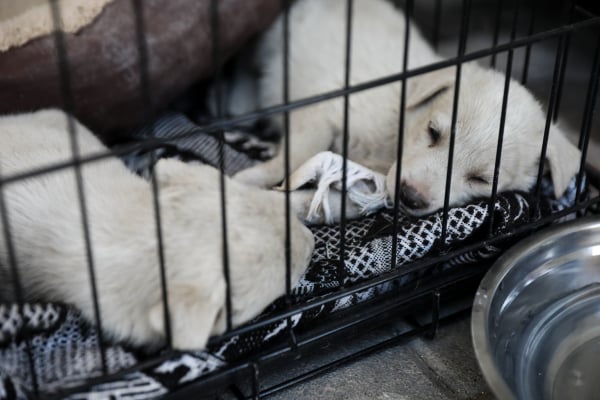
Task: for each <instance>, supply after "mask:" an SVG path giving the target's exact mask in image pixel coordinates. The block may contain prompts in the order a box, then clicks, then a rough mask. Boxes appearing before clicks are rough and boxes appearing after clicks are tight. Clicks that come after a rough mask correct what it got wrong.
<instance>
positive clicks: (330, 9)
mask: <svg viewBox="0 0 600 400" xmlns="http://www.w3.org/2000/svg"><path fill="white" fill-rule="evenodd" d="M346 4H347V1H346V0H327V1H323V0H298V1H297V2H295V3H294V5H293V6H292V7H291V10H290V14H289V32H290V42H289V76H290V81H289V85H290V86H289V89H290V98H291V100H298V99H301V98H306V97H309V96H312V95H317V94H320V93H324V92H328V91H333V90H336V89H340V88H342V87H343V82H344V73H345V72H344V57H345V40H346V39H345V29H346ZM353 16H354V17H353V21H352V46H351V47H352V49H351V54H352V56H351V66H350V72H351V75H350V83H351V85H356V84H359V83H363V82H367V81H370V80H373V79H377V78H381V77H385V76H388V75H391V74H395V73H398V72H400V71H401V70H402V65H403V63H402V61H403V50H404V49H403V47H404V30H405V17H404V15H403V14H402V13H401V11H400V10H398V9H395V8H394V7H393V6H392V5H391V4H390V3H389V2H387V1H384V0H355V1H354V12H353ZM282 41H283V35H282V18H281V17H280V18H279V19H278V20H277V21H276V22H275V23H274V25H273V26H272V27H271V28H270V29H269V30H268V31H267V32H265V34H264V35H263V36H262V37H261V38H260V39H259V41H258V43H257V48H256V51H255V53H254V59H253V60H252V62H253V63H254V64H255V65H253V67H254V68H257V69H258V71H259V72H260V80H259V82H258V91H259V93H258V99H259V101H258V104H252V103H251V102H250V101H249V100H248V98H249V97H250V96H249V93H248V88H249V87H250V88H251V85H249V84H248V83H247V81H248V79H249V75H248V74H240V76H241V78H240V82H239V85H238V86H235V85H234V87H233V88H232V89H231V90H230V96H231V104H230V107H229V110H230V112H233V113H241V112H245V111H251V110H252V109H253V108H264V107H268V106H272V105H275V104H280V103H282V102H283V98H282V93H283V90H282V84H283V62H284V60H283V51H282V49H283V42H282ZM408 57H409V59H408V66H409V69H414V68H416V67H420V66H424V65H427V64H431V63H434V62H437V61H440V60H441V57H440V56H438V55H437V54H436V53H435V52H434V50H433V49H432V48H431V47H430V45H429V44H427V42H426V41H425V40H424V38H423V37H422V35H421V34H420V33H419V31H418V30H417V29H416V28H415V27H414V26H411V30H410V45H409V56H408ZM241 61H242V62H243V61H244V60H241ZM245 61H246V62H248V60H245ZM455 73H456V70H455V67H451V68H445V69H442V70H438V71H435V72H431V73H428V74H426V75H421V76H416V77H413V78H410V79H408V80H407V84H406V85H407V87H406V93H407V102H406V121H405V126H404V152H403V159H402V168H401V187H400V190H399V193H400V201H401V203H402V206H403V208H405V210H406V211H407V212H409V213H411V214H414V215H423V214H427V213H430V212H433V211H435V210H437V209H439V208H440V207H442V205H443V203H444V188H445V182H446V175H447V163H448V149H449V138H450V126H451V118H452V106H453V98H454V87H455V85H454V81H455ZM504 81H505V78H504V76H503V75H502V74H501V73H498V72H495V71H493V70H488V69H484V68H482V67H480V66H478V65H476V64H474V63H470V64H465V65H463V70H462V80H461V85H460V93H459V95H460V96H459V99H460V100H459V105H458V118H457V124H456V147H455V150H454V163H453V169H452V186H451V191H450V205H451V206H454V205H459V204H462V203H464V202H466V201H468V200H470V199H472V198H474V197H478V196H489V195H490V193H491V186H492V181H493V172H494V160H495V154H496V146H497V139H498V132H499V124H500V114H501V105H502V95H503V88H504ZM400 93H401V83H398V82H397V83H393V84H386V85H384V86H380V87H377V88H374V89H370V90H366V91H362V92H358V93H355V94H352V95H351V96H350V100H349V101H350V103H349V107H350V108H349V125H348V129H349V134H350V136H349V153H348V155H349V158H350V159H351V160H353V161H355V162H357V163H359V164H362V165H364V166H366V167H369V168H371V169H373V170H375V171H377V172H380V173H382V174H384V175H387V178H386V186H387V191H388V193H389V194H391V195H392V196H393V194H394V193H395V182H396V181H395V174H396V160H397V150H396V149H397V141H398V133H399V128H398V127H399V108H400ZM274 123H275V124H276V126H278V127H279V128H280V129H281V127H282V119H281V117H276V118H274ZM544 123H545V113H544V112H543V110H542V108H541V106H540V104H539V103H538V101H536V100H535V99H534V97H533V96H532V95H531V94H530V93H529V92H528V91H527V90H526V89H525V88H524V87H523V86H521V85H520V84H518V83H517V82H515V81H512V82H511V85H510V95H509V99H508V109H507V114H506V121H505V128H504V146H503V153H502V158H501V168H500V175H499V183H498V190H499V191H504V190H527V189H529V188H530V187H531V186H532V184H533V183H534V181H535V177H536V176H537V170H538V161H539V156H540V154H541V145H542V135H543V131H544ZM342 132H343V99H341V98H336V99H334V100H329V101H325V102H320V103H317V104H314V105H311V106H307V107H303V108H300V109H296V110H294V111H292V112H291V113H290V148H291V155H290V162H291V168H292V170H294V169H295V168H298V167H299V166H300V165H301V164H302V163H304V162H305V161H306V160H308V159H309V158H310V157H312V156H314V155H315V154H317V153H319V152H322V151H325V150H332V151H333V152H336V153H341V152H342V138H343V135H342ZM546 157H547V161H548V162H549V167H550V172H551V174H552V178H553V181H554V185H555V191H556V195H557V196H559V195H561V194H562V193H563V191H564V190H565V188H566V186H567V184H568V182H569V180H570V178H571V177H572V176H573V175H574V174H575V172H576V171H577V169H578V166H579V151H578V150H577V148H575V147H574V146H573V145H571V144H570V143H569V142H568V141H567V140H566V139H565V137H564V135H563V133H562V132H561V131H560V130H559V129H558V128H557V127H556V126H553V127H552V130H551V135H550V141H549V145H548V151H547V155H546ZM283 171H284V169H283V154H282V152H280V153H279V154H278V155H277V156H276V157H275V158H274V159H272V160H270V161H268V162H266V163H264V164H262V165H259V166H256V167H253V168H250V169H247V170H244V171H242V172H240V173H238V174H237V176H236V178H237V179H238V180H240V181H244V182H247V183H251V184H255V185H259V186H265V187H268V186H271V185H274V184H276V183H277V182H279V181H281V179H283V178H284V176H283V175H284V172H283Z"/></svg>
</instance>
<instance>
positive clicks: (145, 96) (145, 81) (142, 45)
mask: <svg viewBox="0 0 600 400" xmlns="http://www.w3.org/2000/svg"><path fill="white" fill-rule="evenodd" d="M132 6H133V11H134V16H135V33H136V41H137V46H138V64H139V74H140V94H141V97H142V102H143V109H144V114H145V115H144V117H145V119H146V120H148V119H150V118H151V117H152V92H151V87H150V77H149V73H148V63H149V59H148V46H147V43H146V35H145V32H146V27H145V22H144V10H143V2H142V0H132ZM150 129H151V132H154V123H151V125H150ZM150 157H151V162H150V186H151V189H152V207H153V212H154V229H155V232H156V247H157V249H156V251H157V257H158V265H159V274H160V275H159V276H160V286H161V287H160V290H161V301H162V305H163V319H164V327H165V342H166V345H167V347H168V348H172V344H173V335H172V328H171V316H170V310H169V291H168V287H167V270H166V262H165V251H164V240H163V230H162V218H161V211H160V197H159V187H158V181H157V179H156V174H155V171H154V167H155V163H156V159H155V158H156V155H155V152H154V151H152V152H151V153H150Z"/></svg>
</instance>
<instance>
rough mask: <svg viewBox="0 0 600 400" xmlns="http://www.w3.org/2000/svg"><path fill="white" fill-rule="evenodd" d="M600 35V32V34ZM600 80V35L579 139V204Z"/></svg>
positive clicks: (577, 198) (576, 197) (577, 195)
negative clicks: (599, 80)
mask: <svg viewBox="0 0 600 400" xmlns="http://www.w3.org/2000/svg"><path fill="white" fill-rule="evenodd" d="M599 33H600V32H599ZM599 78H600V34H599V35H598V39H596V49H595V51H594V61H593V66H592V71H591V73H590V83H589V85H588V92H587V98H586V102H585V108H584V112H583V123H582V126H581V134H580V139H579V148H580V149H581V160H580V164H579V172H578V174H577V186H576V192H575V193H576V195H575V203H576V204H577V203H579V201H580V200H581V195H582V190H583V188H582V186H583V185H582V181H583V176H584V170H585V162H586V157H587V151H588V145H589V142H590V133H591V130H592V122H593V121H594V113H595V111H596V101H597V99H598V79H599Z"/></svg>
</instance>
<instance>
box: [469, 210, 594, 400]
mask: <svg viewBox="0 0 600 400" xmlns="http://www.w3.org/2000/svg"><path fill="white" fill-rule="evenodd" d="M594 228H596V229H600V217H599V216H586V217H582V218H577V219H575V220H573V221H568V222H565V223H559V224H557V225H554V226H550V227H548V228H545V229H543V230H540V231H539V232H536V233H534V234H533V235H531V236H530V237H528V238H526V239H524V240H523V241H521V242H520V243H518V244H517V245H515V246H513V247H512V248H510V249H508V250H507V251H506V252H505V253H504V254H503V255H502V256H501V257H500V258H499V259H498V260H497V261H496V262H495V263H494V264H493V265H492V267H491V268H490V269H489V271H488V272H487V273H486V274H485V276H484V277H483V279H482V280H481V282H480V284H479V287H478V288H477V292H476V294H475V298H474V299H473V308H472V311H471V338H472V344H473V349H474V352H475V358H476V359H477V363H478V364H479V368H480V369H481V371H482V373H483V376H484V378H485V380H486V382H487V384H488V385H489V386H490V389H491V390H492V393H493V394H494V396H496V397H497V398H498V399H499V400H513V399H516V396H515V394H514V393H513V391H512V390H511V389H510V388H509V386H508V384H507V383H506V382H505V380H504V378H503V377H502V375H501V374H500V371H499V370H498V368H497V367H496V364H495V362H494V359H493V357H492V353H491V346H490V342H489V337H488V334H487V329H486V325H487V322H488V318H487V316H488V315H489V312H490V307H491V303H492V300H493V298H494V294H495V293H496V292H497V290H498V287H499V286H500V283H501V282H502V281H503V280H504V278H505V277H506V275H507V274H508V272H509V271H510V270H511V269H512V267H513V266H514V265H515V263H516V262H517V261H518V260H520V259H521V258H523V257H525V256H527V255H528V254H531V253H533V252H535V251H536V250H537V248H538V247H539V245H540V244H542V243H544V242H547V241H551V240H556V239H557V238H560V237H564V236H565V235H572V234H574V233H580V232H581V231H582V230H589V229H594Z"/></svg>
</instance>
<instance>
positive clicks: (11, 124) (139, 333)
mask: <svg viewBox="0 0 600 400" xmlns="http://www.w3.org/2000/svg"><path fill="white" fill-rule="evenodd" d="M76 128H77V139H78V141H79V146H80V149H81V151H80V153H81V155H82V156H86V155H90V154H95V153H98V152H102V151H105V150H106V148H105V147H104V146H103V145H102V144H101V143H100V142H99V141H98V140H97V139H96V138H95V137H94V136H93V135H92V133H91V132H89V131H88V130H87V129H86V128H85V127H83V126H82V125H80V124H78V123H77V124H76ZM71 157H72V153H71V146H70V141H69V134H68V131H67V116H66V115H65V114H64V113H62V112H60V111H57V110H46V111H39V112H36V113H31V114H22V115H16V116H6V117H0V170H1V173H2V174H3V176H8V175H12V174H16V173H20V172H25V171H28V170H30V169H34V168H41V167H43V166H47V165H49V164H53V163H58V162H63V161H67V160H70V159H71ZM82 174H83V182H84V192H85V197H86V207H87V215H88V218H89V219H88V220H89V232H90V239H91V246H92V256H93V261H94V265H95V273H96V282H97V289H98V296H99V305H100V313H101V318H102V323H103V327H104V328H105V330H106V332H107V333H108V334H109V336H110V337H111V338H114V339H117V340H126V341H128V342H130V343H132V344H134V345H146V346H157V345H160V344H162V343H164V323H163V307H162V303H161V286H160V283H159V282H160V278H159V274H160V273H159V259H158V252H157V238H156V225H155V219H154V208H153V197H152V190H151V186H150V183H149V182H147V181H145V180H143V179H142V178H140V177H138V176H136V175H134V174H133V173H131V172H130V171H129V170H128V169H127V168H126V167H125V166H124V165H123V164H122V163H121V162H120V161H119V160H118V159H117V158H114V157H111V158H108V159H105V160H102V161H98V162H93V163H91V164H85V165H84V166H83V167H82ZM156 174H157V181H158V185H159V193H160V194H159V202H160V211H161V217H162V219H161V221H162V234H163V239H164V256H165V265H166V276H167V287H168V303H169V309H170V319H171V327H172V333H173V345H174V347H176V348H178V349H200V348H202V347H203V346H204V345H205V343H206V341H207V339H208V337H209V336H210V335H211V334H218V333H221V332H223V331H224V330H225V318H226V316H225V294H226V292H225V279H224V277H223V254H222V252H223V247H222V241H221V238H222V233H221V232H222V228H221V226H222V225H221V213H220V185H219V172H218V171H217V170H216V169H214V168H212V167H209V166H199V165H187V164H184V163H182V162H179V161H175V160H169V159H166V160H160V161H159V162H158V163H157V167H156ZM4 195H5V199H6V207H7V209H8V221H9V227H8V228H9V230H10V232H11V235H10V239H11V241H12V245H13V246H14V251H15V253H14V254H15V257H16V259H17V265H18V271H19V275H20V282H21V284H22V289H23V293H24V299H25V300H26V301H56V302H65V303H70V304H74V305H76V306H77V307H78V308H80V309H81V311H82V312H83V314H84V316H85V317H86V318H87V319H89V320H91V321H94V313H93V303H92V294H91V289H90V276H89V274H88V264H87V259H86V251H85V241H84V234H83V230H82V220H81V214H80V206H79V201H78V195H77V189H76V179H75V172H74V170H73V169H72V168H68V169H61V170H58V171H55V172H50V173H47V174H43V175H39V176H35V177H32V178H28V179H26V180H19V181H14V182H12V183H9V184H7V185H6V186H4ZM227 213H228V215H227V218H228V220H227V223H228V236H229V266H230V282H231V293H232V322H233V325H234V326H237V325H240V324H242V323H243V322H245V321H247V320H249V319H250V318H253V317H254V316H256V315H257V314H258V313H259V312H261V311H262V310H263V309H264V308H265V307H266V306H267V305H268V304H269V303H271V302H272V301H273V300H274V299H275V298H277V297H278V296H281V295H282V294H284V291H285V251H284V238H285V222H284V201H283V194H281V193H277V192H268V191H263V190H259V189H254V188H247V187H245V186H243V185H241V184H239V183H237V182H235V181H232V180H229V179H228V180H227ZM2 223H3V222H2V221H0V294H2V296H0V297H4V300H5V301H6V300H10V299H11V298H14V293H11V291H12V288H13V286H12V284H11V280H12V279H10V278H11V276H12V274H11V270H10V268H9V265H10V264H9V258H8V257H9V255H8V247H7V246H8V242H7V238H6V237H5V236H4V234H5V232H4V229H5V227H4V226H2ZM258 232H260V234H257V233H258ZM291 242H292V252H291V261H292V269H291V283H292V284H295V283H296V282H297V281H298V279H299V278H300V276H301V275H302V273H303V272H304V270H305V268H306V267H307V265H308V262H309V259H310V256H311V253H312V250H313V246H314V242H313V236H312V234H311V232H310V231H309V230H308V229H307V228H306V227H305V226H303V225H302V224H301V223H300V222H299V221H298V220H297V219H296V218H292V219H291Z"/></svg>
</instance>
